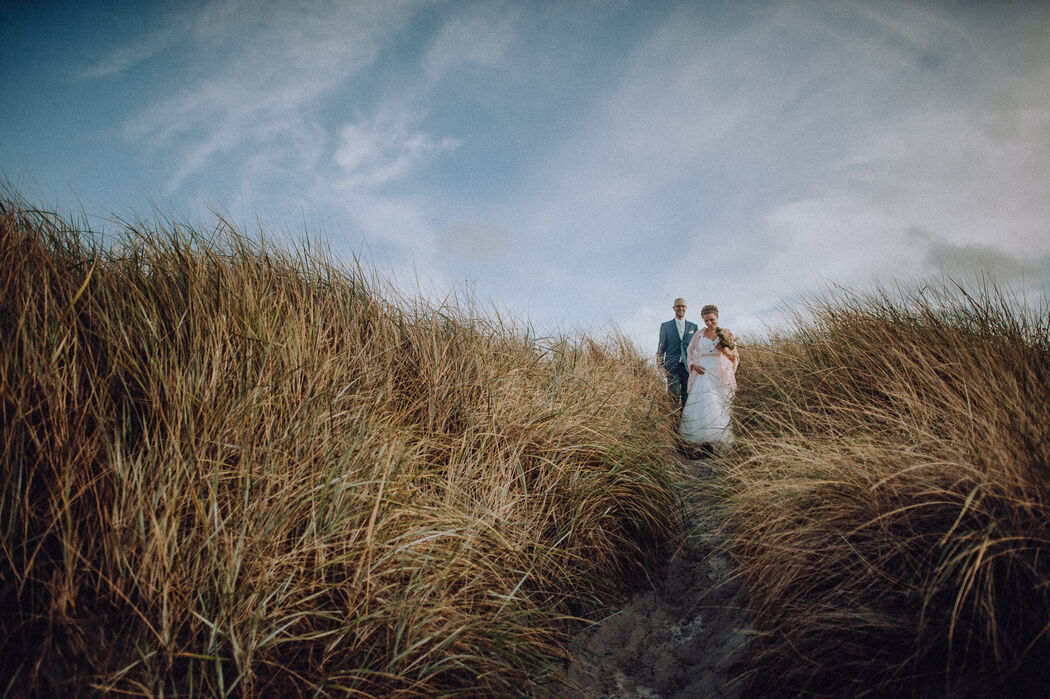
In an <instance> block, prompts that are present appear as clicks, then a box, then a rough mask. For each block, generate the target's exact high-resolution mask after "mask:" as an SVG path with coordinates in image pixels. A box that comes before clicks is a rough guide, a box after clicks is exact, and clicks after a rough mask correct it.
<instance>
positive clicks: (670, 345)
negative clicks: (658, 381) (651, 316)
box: [656, 319, 699, 406]
mask: <svg viewBox="0 0 1050 699" xmlns="http://www.w3.org/2000/svg"><path fill="white" fill-rule="evenodd" d="M697 330H699V327H698V326H697V324H696V323H690V322H689V321H688V320H687V321H685V333H684V334H683V335H682V337H681V338H679V337H678V325H677V324H676V323H675V321H674V320H673V319H672V320H669V321H667V322H666V323H663V324H661V325H660V344H658V345H657V346H656V361H657V362H659V363H660V365H661V366H663V368H664V369H665V370H667V390H669V391H670V392H671V394H672V395H674V396H676V397H678V398H679V399H681V401H682V405H683V406H685V398H686V393H687V389H686V387H687V386H688V385H689V367H688V366H686V364H685V361H684V360H685V352H686V350H687V349H688V348H689V342H690V341H691V340H692V339H693V334H694V333H696V331H697Z"/></svg>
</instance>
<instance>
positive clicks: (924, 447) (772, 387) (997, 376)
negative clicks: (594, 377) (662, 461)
mask: <svg viewBox="0 0 1050 699" xmlns="http://www.w3.org/2000/svg"><path fill="white" fill-rule="evenodd" d="M807 311H808V312H807V315H806V316H803V315H802V314H799V316H798V318H797V328H796V330H795V331H794V332H791V333H786V334H783V335H780V336H776V337H773V338H772V339H771V340H769V341H768V342H765V343H762V344H758V345H754V346H751V347H750V348H746V349H745V352H746V354H745V357H744V360H743V366H744V367H746V369H747V370H746V371H742V372H741V377H740V390H739V393H738V398H737V404H736V406H735V411H736V412H735V415H736V419H737V421H738V423H739V424H738V429H739V434H740V437H741V438H740V440H739V443H738V449H737V450H736V451H735V452H733V453H732V454H730V455H728V456H727V458H726V462H725V466H726V468H727V473H728V476H727V480H726V482H725V484H724V490H723V491H722V495H723V496H724V497H726V498H727V500H728V502H729V505H728V510H729V519H728V527H729V529H730V530H731V532H732V536H733V539H732V542H731V544H730V547H731V550H732V553H733V555H734V556H735V558H736V560H737V562H738V563H739V566H740V568H739V577H740V580H741V583H742V587H743V589H744V590H746V591H747V597H746V600H745V602H746V605H747V606H748V608H749V609H750V610H751V612H752V613H753V616H754V619H755V625H756V629H757V630H758V632H759V633H758V635H757V636H756V638H755V640H754V642H753V643H752V645H751V652H750V655H749V657H748V658H746V659H745V661H744V663H743V664H742V665H741V670H742V671H743V672H744V673H745V674H746V676H747V678H748V680H749V681H750V682H751V691H752V693H754V694H756V695H760V694H761V693H762V692H770V693H771V695H775V696H789V695H790V696H794V695H797V694H806V695H814V696H863V695H875V696H930V695H949V696H987V695H988V693H989V692H994V691H998V692H1003V691H1006V692H1008V693H1009V692H1013V694H1009V695H1010V696H1029V695H1033V694H1031V693H1032V692H1041V691H1043V689H1044V688H1045V685H1046V682H1047V680H1048V679H1050V677H1048V674H1050V670H1048V668H1050V665H1048V664H1047V663H1046V662H1045V661H1046V659H1047V658H1048V657H1050V637H1048V632H1050V587H1048V585H1047V581H1048V580H1050V525H1048V524H1047V523H1048V522H1050V401H1048V400H1047V396H1048V395H1050V315H1048V313H1047V310H1046V308H1042V309H1039V310H1038V311H1035V312H1033V311H1031V310H1030V309H1029V310H1025V309H1024V308H1022V307H1021V306H1020V305H1019V304H1018V303H1017V302H1016V301H1015V300H1014V299H1011V298H1010V297H1008V296H1007V295H1005V294H1003V293H1001V292H999V291H997V290H996V289H994V288H990V289H988V290H986V291H984V292H982V293H980V294H977V295H971V294H968V293H967V292H965V291H963V290H962V289H960V288H957V287H955V288H952V287H945V288H944V289H941V290H931V289H929V288H926V289H923V290H921V291H916V292H906V293H899V294H890V293H886V292H879V293H876V294H873V295H868V296H858V295H846V296H844V297H839V298H835V299H830V300H825V301H818V302H815V303H813V304H812V305H811V307H810V308H809V309H807Z"/></svg>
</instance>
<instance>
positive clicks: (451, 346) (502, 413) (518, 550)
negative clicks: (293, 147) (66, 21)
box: [0, 195, 679, 697]
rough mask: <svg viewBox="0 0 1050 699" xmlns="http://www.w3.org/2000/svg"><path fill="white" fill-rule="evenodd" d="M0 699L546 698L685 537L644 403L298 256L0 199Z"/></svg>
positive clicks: (529, 342)
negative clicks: (81, 218)
mask: <svg viewBox="0 0 1050 699" xmlns="http://www.w3.org/2000/svg"><path fill="white" fill-rule="evenodd" d="M0 207H2V211H0V333H2V342H3V347H4V351H3V357H2V360H0V361H2V363H0V416H2V417H0V420H2V443H0V449H2V455H0V464H2V473H0V481H2V489H0V609H2V613H0V639H2V640H0V646H2V647H0V658H2V660H0V666H2V667H3V672H2V673H0V675H2V676H3V677H6V678H8V679H7V680H6V682H7V686H6V687H2V688H0V691H11V692H14V693H16V694H17V693H24V692H30V691H35V692H38V693H41V694H63V695H74V694H81V695H82V694H85V693H89V692H92V691H103V692H111V693H113V694H115V695H133V696H134V695H141V696H174V695H179V696H184V695H201V696H230V695H232V696H245V697H252V696H297V695H311V696H317V695H321V696H324V695H340V696H343V695H349V696H361V697H368V696H435V695H471V696H484V695H498V696H504V695H530V694H542V693H544V692H545V691H547V690H549V689H550V688H551V687H556V686H557V682H558V674H557V673H558V668H559V663H560V661H561V659H562V656H563V653H564V651H563V648H564V643H565V639H566V634H567V632H568V630H569V629H570V628H571V621H572V620H573V619H574V618H576V617H577V616H579V615H586V614H587V613H588V612H589V611H591V610H593V609H595V608H596V606H597V605H598V604H600V603H602V602H603V601H607V600H608V599H609V597H610V595H611V594H613V593H615V592H616V591H617V590H618V589H621V588H622V587H623V586H625V585H627V584H629V583H630V582H631V581H633V580H637V579H638V578H640V577H642V576H645V575H647V574H648V571H649V570H650V569H651V567H652V566H653V565H654V563H655V562H656V561H657V560H658V557H659V553H660V551H661V549H662V548H663V547H664V546H665V544H666V543H667V542H668V541H669V539H671V538H672V537H674V536H675V535H676V534H677V531H678V528H679V519H678V517H679V514H678V513H679V510H678V497H677V495H676V492H675V483H676V482H677V481H678V469H679V465H678V460H677V458H676V454H675V451H674V444H675V442H674V432H673V421H672V420H670V419H669V417H668V415H669V410H670V407H669V403H668V401H667V399H666V394H665V391H664V388H663V385H662V382H661V381H660V379H659V378H658V377H657V376H656V374H655V373H654V372H653V370H652V368H651V365H650V364H649V363H648V362H647V360H646V359H644V358H642V357H640V356H639V355H638V354H637V352H636V351H635V350H634V349H633V348H632V347H631V346H630V345H629V343H628V342H626V341H625V340H623V339H617V338H612V339H608V340H603V341H600V342H598V341H594V340H591V339H588V338H576V339H566V338H553V339H550V338H548V339H541V338H536V337H532V336H531V335H529V334H528V332H526V331H524V330H521V329H520V328H519V327H517V326H515V325H512V324H509V323H503V322H501V320H500V319H499V317H498V316H496V315H495V314H493V315H494V317H492V318H486V317H484V316H482V315H480V314H478V313H476V312H475V311H474V310H473V309H472V308H471V307H470V305H469V303H468V304H467V305H466V306H464V305H461V304H458V303H456V302H455V301H449V302H447V303H445V304H442V305H438V306H433V305H428V304H425V303H423V302H421V301H412V300H408V299H404V298H398V297H397V295H396V294H394V293H393V292H391V291H384V290H383V288H382V285H381V284H380V283H379V282H378V281H376V280H375V279H372V278H370V277H369V275H367V274H366V273H365V272H364V271H363V270H361V269H359V268H356V269H346V268H343V267H340V266H338V265H336V264H334V263H333V262H332V261H331V260H330V259H329V258H327V257H326V256H325V255H323V254H320V253H318V252H316V251H310V250H307V249H298V250H286V249H282V248H279V247H276V246H273V245H270V244H263V243H259V242H256V241H254V240H252V239H250V238H249V237H247V236H246V235H244V234H243V233H241V232H239V231H238V230H237V229H236V228H235V226H232V225H230V224H228V223H227V222H226V221H224V220H222V219H219V220H218V221H217V222H216V225H215V227H214V228H213V229H212V230H209V231H202V230H201V229H200V228H199V227H198V228H196V229H194V228H192V227H187V226H184V225H181V224H179V223H177V222H172V221H161V222H156V223H144V222H127V223H124V224H122V225H121V226H120V230H119V231H118V235H117V238H116V240H115V244H114V242H113V241H114V239H113V238H112V236H111V237H110V239H109V240H108V241H107V245H106V247H103V246H102V241H100V240H99V239H98V237H97V236H93V235H92V234H90V233H88V232H86V231H85V230H83V226H78V225H76V223H75V222H74V221H72V220H69V219H63V218H60V217H58V216H55V215H53V214H50V213H47V212H40V211H35V210H33V209H32V208H31V207H29V206H27V205H26V204H25V202H23V201H21V200H20V199H19V198H18V197H17V196H12V195H7V196H5V197H4V199H3V201H2V202H0Z"/></svg>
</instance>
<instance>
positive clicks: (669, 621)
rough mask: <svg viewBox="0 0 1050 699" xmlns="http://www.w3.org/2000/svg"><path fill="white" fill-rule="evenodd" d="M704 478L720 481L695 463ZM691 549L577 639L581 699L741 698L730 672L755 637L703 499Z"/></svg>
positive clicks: (574, 666) (575, 676)
mask: <svg viewBox="0 0 1050 699" xmlns="http://www.w3.org/2000/svg"><path fill="white" fill-rule="evenodd" d="M687 465H688V466H689V468H691V469H693V470H694V471H695V473H696V475H697V476H698V477H699V478H701V479H702V478H709V477H712V476H713V475H714V472H713V471H712V470H711V467H710V466H709V465H708V463H707V462H706V461H704V460H698V461H689V462H688V463H687ZM698 502H700V503H701V506H700V507H699V508H697V511H698V514H699V516H698V518H697V521H696V522H694V523H693V528H692V533H691V535H690V536H689V538H688V541H687V542H686V544H685V546H684V548H683V549H682V550H680V551H678V552H676V553H675V554H674V555H673V556H672V557H671V558H670V560H669V561H668V562H667V565H666V566H665V569H664V570H663V571H662V574H661V576H660V577H659V579H657V580H656V581H655V585H654V586H653V587H652V588H650V589H646V590H640V591H638V592H635V593H634V594H633V595H631V597H630V598H629V601H628V602H627V603H626V605H625V606H624V607H623V608H622V609H617V610H611V611H610V613H609V614H608V615H607V616H605V618H604V619H603V620H602V621H601V622H600V623H599V624H596V625H594V626H592V627H589V628H587V629H585V630H583V631H580V632H579V633H577V634H576V636H575V637H574V639H573V644H572V648H571V650H572V654H573V658H574V659H573V662H572V663H570V665H569V666H568V668H567V674H568V677H569V679H570V680H571V681H572V682H574V683H576V684H577V685H578V686H579V691H577V692H570V693H566V694H565V695H564V696H566V697H571V698H573V699H591V698H596V697H609V698H616V699H627V698H635V697H637V698H645V699H655V698H657V697H660V698H662V699H672V698H676V697H677V698H682V699H685V698H689V699H697V698H702V697H726V698H733V697H738V696H740V693H739V690H738V688H737V687H736V686H735V684H734V683H733V682H732V681H731V677H730V674H729V669H728V666H729V664H730V663H731V662H732V661H733V660H734V658H735V656H736V654H737V653H739V651H740V648H741V647H742V646H743V644H744V641H745V639H746V638H747V635H748V630H749V629H748V627H747V625H746V622H745V620H744V618H743V615H742V614H741V613H740V611H739V609H738V608H737V607H736V606H735V605H734V597H735V593H736V590H735V588H734V587H733V585H732V584H731V583H730V582H729V574H730V572H731V570H730V562H729V561H728V560H727V559H726V558H725V557H724V556H722V555H719V554H716V553H715V552H714V551H715V546H716V545H717V544H718V543H719V541H720V540H721V538H722V536H723V534H722V532H721V530H720V529H719V527H718V521H717V518H715V517H714V516H713V515H712V514H711V511H710V508H705V507H704V506H703V504H702V500H698Z"/></svg>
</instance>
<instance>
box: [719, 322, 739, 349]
mask: <svg viewBox="0 0 1050 699" xmlns="http://www.w3.org/2000/svg"><path fill="white" fill-rule="evenodd" d="M715 337H717V338H718V344H720V345H722V346H723V347H725V348H726V349H728V350H731V349H734V348H735V347H736V343H735V342H733V333H731V332H729V331H728V330H723V329H722V328H720V327H717V326H715Z"/></svg>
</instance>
